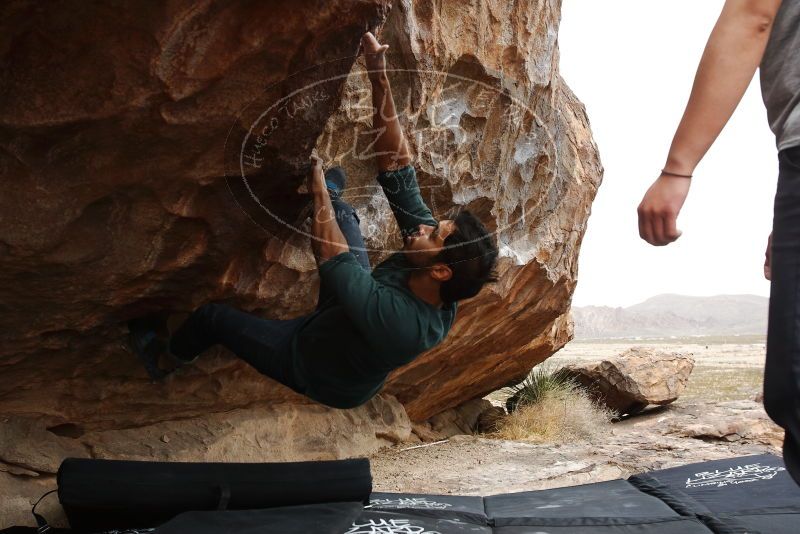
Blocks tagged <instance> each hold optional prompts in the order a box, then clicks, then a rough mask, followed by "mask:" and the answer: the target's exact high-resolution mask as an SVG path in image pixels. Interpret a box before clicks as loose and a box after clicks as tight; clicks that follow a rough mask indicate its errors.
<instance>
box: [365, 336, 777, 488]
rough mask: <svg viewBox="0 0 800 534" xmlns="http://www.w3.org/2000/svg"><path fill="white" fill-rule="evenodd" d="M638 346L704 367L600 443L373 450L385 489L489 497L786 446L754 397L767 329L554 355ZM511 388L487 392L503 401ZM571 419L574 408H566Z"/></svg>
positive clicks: (472, 438)
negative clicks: (676, 393) (673, 395)
mask: <svg viewBox="0 0 800 534" xmlns="http://www.w3.org/2000/svg"><path fill="white" fill-rule="evenodd" d="M632 346H650V347H657V348H659V349H661V350H664V351H667V352H680V353H686V354H691V355H693V357H694V358H695V368H694V370H693V372H692V375H691V376H690V378H689V382H688V385H687V388H686V390H685V391H684V393H683V394H682V396H681V397H680V398H679V399H678V400H677V401H675V402H674V403H673V404H671V405H669V406H666V407H658V408H654V409H651V410H648V411H646V412H645V413H643V414H641V415H638V416H635V417H631V418H628V419H625V420H623V421H620V422H617V423H614V424H611V425H607V428H605V429H604V430H603V431H602V432H601V434H600V437H598V438H594V439H592V440H591V441H588V440H587V441H569V442H567V443H531V442H523V441H507V440H499V439H494V438H492V437H490V436H486V435H478V434H476V435H463V436H454V437H452V438H450V439H449V440H447V441H446V442H443V443H427V444H423V446H416V447H413V448H410V447H409V446H408V445H407V444H406V445H405V446H404V445H402V444H401V445H397V446H394V447H391V448H386V449H383V450H381V451H379V452H378V453H376V454H374V455H373V456H372V458H371V461H372V465H373V476H374V478H375V489H376V490H378V491H393V492H418V493H432V494H450V493H454V494H463V495H490V494H493V493H501V492H513V491H526V490H535V489H546V488H552V487H561V486H570V485H576V484H585V483H591V482H598V481H603V480H610V479H614V478H625V477H627V476H629V475H631V474H633V473H636V472H641V471H647V470H653V469H662V468H668V467H673V466H677V465H683V464H689V463H693V462H700V461H706V460H713V459H719V458H726V457H733V456H743V455H748V454H761V453H764V452H773V453H779V451H780V445H781V440H782V432H781V431H780V429H779V428H778V427H777V426H775V425H774V424H773V423H772V422H771V421H769V419H768V418H767V416H766V413H765V412H764V410H763V406H762V405H761V404H760V403H758V402H755V401H754V398H755V397H756V395H757V394H758V393H759V392H760V390H761V381H762V378H763V366H764V360H765V353H766V350H765V343H764V339H763V337H756V336H750V337H734V338H683V339H662V340H614V341H599V342H580V341H573V342H571V343H569V344H568V345H567V346H566V347H565V348H564V349H562V350H561V351H559V352H558V353H557V354H555V355H554V356H553V357H551V358H550V360H549V361H548V363H547V365H549V366H551V367H553V368H558V367H560V366H563V365H566V364H569V363H573V362H577V361H582V360H599V359H605V358H610V357H612V356H614V355H617V354H621V353H622V352H624V351H625V350H627V349H628V348H630V347H632ZM507 395H508V392H507V391H498V392H495V393H492V394H491V395H489V396H487V399H489V400H491V401H492V402H493V403H494V404H502V403H503V401H504V399H505V398H506V397H507ZM565 416H566V417H568V416H569V415H568V414H565Z"/></svg>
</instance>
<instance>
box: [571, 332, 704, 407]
mask: <svg viewBox="0 0 800 534" xmlns="http://www.w3.org/2000/svg"><path fill="white" fill-rule="evenodd" d="M693 368H694V359H693V358H692V357H691V356H689V355H686V354H678V353H668V352H664V351H659V350H656V349H651V348H645V347H633V348H631V349H629V350H627V351H625V352H624V353H622V354H620V355H619V356H617V357H615V358H611V359H608V360H602V361H600V362H587V363H578V364H573V365H570V366H567V367H566V368H564V371H565V372H566V374H567V376H569V377H570V378H573V379H574V380H575V381H577V382H578V383H579V384H580V385H581V386H583V387H585V388H586V389H587V390H589V392H590V393H591V394H592V395H593V396H594V397H595V398H596V399H597V400H598V401H600V402H602V403H603V404H604V405H606V406H607V407H609V408H610V409H612V410H614V411H615V412H617V413H618V414H620V415H624V414H635V413H638V412H640V411H642V410H643V409H644V408H645V407H647V406H648V405H651V404H655V405H664V404H669V403H671V402H674V401H675V400H676V399H677V398H678V397H679V396H680V394H681V393H682V392H683V390H684V389H686V384H687V382H688V380H689V375H690V374H691V373H692V369H693Z"/></svg>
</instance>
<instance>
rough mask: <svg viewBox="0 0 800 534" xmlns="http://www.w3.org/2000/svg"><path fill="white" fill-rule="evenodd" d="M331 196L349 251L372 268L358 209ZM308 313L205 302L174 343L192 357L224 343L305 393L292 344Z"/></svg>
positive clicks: (185, 356) (185, 357)
mask: <svg viewBox="0 0 800 534" xmlns="http://www.w3.org/2000/svg"><path fill="white" fill-rule="evenodd" d="M331 202H332V204H333V209H334V212H335V213H336V221H337V222H338V224H339V228H340V229H341V231H342V233H343V234H344V237H345V239H346V240H347V244H348V245H349V246H350V251H351V252H352V253H353V254H355V256H356V258H357V259H358V261H359V262H360V263H361V265H362V266H363V267H364V268H365V269H367V270H368V271H369V270H371V269H370V264H369V258H368V256H367V252H366V247H365V246H364V238H363V237H362V235H361V231H360V229H359V227H358V222H359V221H358V216H357V215H356V212H355V210H354V209H353V207H352V206H350V204H348V203H347V202H345V201H344V200H341V199H331ZM307 318H308V316H307V315H306V316H301V317H296V318H294V319H288V320H274V319H262V318H261V317H258V316H255V315H252V314H249V313H245V312H242V311H239V310H237V309H235V308H233V307H231V306H228V305H225V304H215V303H211V304H205V305H203V306H201V307H199V308H198V309H197V310H195V311H194V312H193V313H192V314H191V315H190V316H189V318H188V319H186V321H185V322H184V323H183V324H182V325H181V326H180V328H178V330H176V331H175V334H174V335H173V336H172V338H171V339H170V345H169V348H170V352H172V354H174V355H175V356H177V357H178V358H180V359H182V360H185V361H189V360H192V359H193V358H194V357H196V356H198V355H199V354H201V353H202V352H204V351H205V350H207V349H209V348H211V347H212V346H214V345H222V346H223V347H225V348H226V349H228V350H230V351H231V352H233V353H234V354H236V355H237V356H238V357H239V358H241V359H243V360H244V361H246V362H247V363H249V364H250V365H252V366H253V367H255V368H256V370H258V372H259V373H261V374H264V375H267V376H269V377H270V378H272V379H274V380H276V381H278V382H280V383H281V384H283V385H285V386H288V387H290V388H292V389H293V390H295V391H297V392H298V393H303V392H304V391H305V385H304V384H303V383H302V381H301V380H300V379H299V378H298V377H297V376H296V374H295V372H294V361H293V359H292V354H291V351H290V350H289V349H290V342H291V339H292V335H293V334H294V333H295V331H296V330H297V329H298V328H299V327H300V325H301V324H303V322H305V321H306V320H307Z"/></svg>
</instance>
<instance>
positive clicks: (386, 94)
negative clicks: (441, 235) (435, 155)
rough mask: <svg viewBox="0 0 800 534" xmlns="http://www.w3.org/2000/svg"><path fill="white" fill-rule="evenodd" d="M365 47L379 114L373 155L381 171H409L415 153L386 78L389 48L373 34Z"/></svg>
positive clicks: (365, 40)
mask: <svg viewBox="0 0 800 534" xmlns="http://www.w3.org/2000/svg"><path fill="white" fill-rule="evenodd" d="M361 46H362V49H363V51H364V59H365V61H366V65H367V71H368V73H369V80H370V82H372V106H373V108H374V110H375V111H374V115H373V118H372V127H373V128H374V129H375V130H377V134H376V135H377V137H376V139H375V144H374V145H373V153H374V154H375V158H376V159H377V162H378V169H379V170H380V171H389V170H394V169H399V168H401V167H405V166H406V165H408V164H409V163H411V152H410V151H409V148H408V142H407V141H406V138H405V136H404V135H403V130H402V129H401V128H400V122H399V121H398V120H397V111H396V110H395V108H394V99H393V98H392V88H391V86H390V85H389V78H388V77H387V76H386V49H387V48H389V45H381V44H380V43H379V42H378V40H377V39H376V38H375V36H374V35H372V33H370V32H367V33H365V34H364V37H362V39H361Z"/></svg>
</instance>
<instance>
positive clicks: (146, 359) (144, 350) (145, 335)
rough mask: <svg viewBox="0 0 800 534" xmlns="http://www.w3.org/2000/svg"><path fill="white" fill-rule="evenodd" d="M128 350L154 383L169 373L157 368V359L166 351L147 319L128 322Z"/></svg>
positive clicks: (162, 341) (151, 322) (149, 320)
mask: <svg viewBox="0 0 800 534" xmlns="http://www.w3.org/2000/svg"><path fill="white" fill-rule="evenodd" d="M128 332H129V333H128V348H129V349H130V350H131V351H132V352H133V353H134V354H136V356H137V357H138V358H139V360H140V361H141V362H142V364H143V365H144V368H145V370H146V371H147V374H148V375H149V376H150V379H151V380H153V381H154V382H161V381H162V380H163V379H164V377H165V376H167V375H168V374H169V373H168V372H166V371H164V370H163V369H161V368H160V367H159V366H158V359H159V357H160V356H161V354H162V353H163V352H164V351H165V350H166V343H165V342H164V340H163V339H161V338H159V337H158V335H157V334H156V328H155V327H154V325H153V320H152V319H151V318H149V317H142V318H138V319H131V320H130V321H128Z"/></svg>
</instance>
